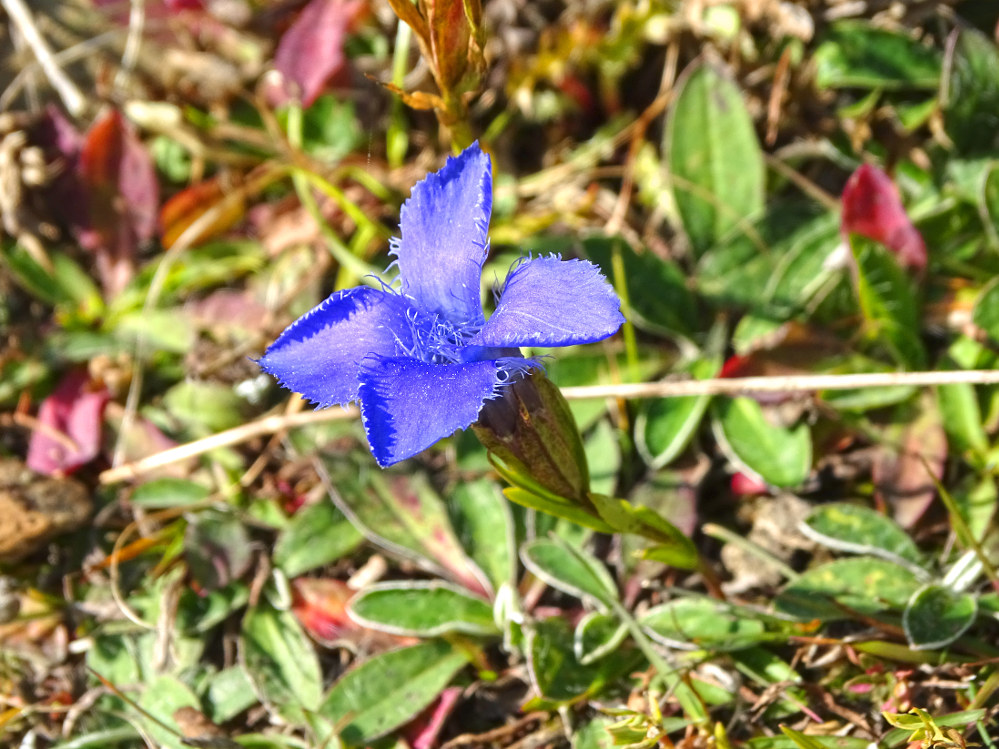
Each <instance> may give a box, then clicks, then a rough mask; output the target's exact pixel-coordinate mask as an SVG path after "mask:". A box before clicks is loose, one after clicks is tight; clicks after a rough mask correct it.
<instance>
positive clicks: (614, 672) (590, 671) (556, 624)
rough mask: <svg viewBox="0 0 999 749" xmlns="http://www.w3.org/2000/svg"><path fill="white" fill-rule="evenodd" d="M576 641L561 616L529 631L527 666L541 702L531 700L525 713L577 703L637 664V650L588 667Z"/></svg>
mask: <svg viewBox="0 0 999 749" xmlns="http://www.w3.org/2000/svg"><path fill="white" fill-rule="evenodd" d="M573 638H574V635H573V632H572V630H571V629H570V627H569V624H568V623H567V622H566V621H565V620H563V619H562V618H561V617H552V618H549V619H542V620H541V621H538V622H535V623H534V626H533V627H532V628H531V629H530V630H529V631H528V645H527V656H528V657H527V665H528V669H529V671H530V675H531V683H532V684H533V685H534V687H535V688H536V689H537V691H538V692H539V693H540V695H541V699H535V700H530V701H528V703H527V704H526V705H524V707H523V709H524V710H527V709H554V708H556V707H559V706H562V705H571V704H573V703H576V702H578V701H580V700H582V699H585V698H586V697H588V696H590V695H592V694H595V693H597V692H599V691H600V690H601V689H603V688H604V687H605V686H606V685H607V684H609V683H612V681H613V680H614V679H616V678H618V677H620V676H623V675H624V674H626V673H628V672H629V671H630V670H631V669H632V668H633V667H634V665H635V663H636V661H637V658H638V656H636V654H635V651H628V650H619V651H618V657H616V658H601V659H599V660H596V661H594V662H592V663H590V664H589V665H584V664H583V663H580V661H579V660H577V659H576V657H575V656H574V655H573Z"/></svg>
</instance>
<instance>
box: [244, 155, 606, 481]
mask: <svg viewBox="0 0 999 749" xmlns="http://www.w3.org/2000/svg"><path fill="white" fill-rule="evenodd" d="M491 211H492V167H491V163H490V160H489V156H488V155H486V154H485V153H483V152H482V150H481V149H480V148H479V146H478V144H477V143H476V144H473V145H472V146H470V147H469V148H467V149H466V150H465V151H464V152H462V153H461V154H460V155H459V156H457V157H454V158H450V159H448V161H447V164H446V165H445V166H444V168H443V169H441V170H440V171H438V172H436V173H434V174H430V175H428V176H427V178H426V179H425V180H423V181H422V182H419V183H417V185H416V186H415V187H414V188H413V193H412V196H411V197H410V198H409V200H407V201H406V203H405V204H404V205H403V207H402V216H401V220H400V230H401V233H402V238H401V239H398V240H393V242H392V252H393V254H394V255H395V257H396V261H395V263H394V264H393V265H395V266H396V267H397V268H398V276H399V277H398V281H399V282H400V283H399V288H398V289H396V288H393V287H391V286H388V285H387V284H385V283H383V284H382V287H381V288H378V289H376V288H368V287H357V288H353V289H345V290H343V291H337V292H335V293H334V294H333V295H331V296H330V297H329V298H328V299H326V301H324V302H323V303H322V304H320V305H319V306H318V307H316V308H315V309H313V310H311V311H310V312H307V313H306V314H305V315H303V316H302V317H301V318H299V319H298V320H296V321H295V322H294V323H292V324H291V325H290V326H289V327H288V328H287V329H286V330H285V331H284V332H283V333H282V334H281V335H280V336H279V337H278V339H277V340H276V341H275V342H274V343H273V344H272V345H271V346H270V348H268V349H267V352H266V353H265V354H264V356H263V357H262V358H261V359H260V362H259V363H260V366H261V367H262V368H263V369H264V371H266V372H268V373H270V374H272V375H273V376H274V377H276V378H277V379H278V380H279V381H280V383H281V384H282V385H283V386H284V387H286V388H289V389H290V390H295V391H297V392H300V393H302V395H303V396H304V397H305V398H307V399H308V400H310V401H312V402H314V403H315V404H316V405H317V406H318V407H319V408H326V407H328V406H332V405H334V404H340V405H346V404H347V403H349V402H350V401H353V400H359V401H360V406H361V417H362V419H363V420H364V428H365V431H366V432H367V435H368V442H369V443H370V445H371V452H372V453H373V454H374V456H375V460H377V461H378V464H379V465H381V466H388V465H391V464H393V463H397V462H399V461H400V460H404V459H406V458H409V457H411V456H413V455H415V454H417V453H418V452H420V451H421V450H424V449H425V448H427V447H430V446H431V445H432V444H434V443H435V442H437V441H438V440H439V439H442V438H443V437H447V436H448V435H450V434H451V433H452V432H454V431H455V430H457V429H464V428H465V427H467V426H469V425H470V424H472V423H473V422H474V421H475V420H476V419H477V418H478V415H479V411H480V410H481V408H482V406H483V404H484V403H485V401H486V400H487V399H489V398H494V397H496V396H497V395H498V394H499V392H500V390H501V389H502V388H503V386H504V385H505V384H507V383H510V382H511V381H513V380H515V379H516V378H518V377H520V376H521V375H522V374H523V373H524V372H525V371H526V370H528V369H530V368H531V367H534V366H539V365H538V364H537V363H536V362H534V361H532V360H529V359H524V358H523V357H522V356H521V354H520V351H519V347H520V346H569V345H572V344H577V343H592V342H594V341H599V340H601V339H603V338H606V337H607V336H610V335H612V334H613V333H614V332H615V331H616V330H617V329H618V328H619V327H620V326H621V323H622V322H624V318H623V317H622V316H621V313H620V311H619V306H620V303H619V301H618V298H617V295H616V294H615V293H614V290H613V289H612V288H611V286H610V284H608V283H607V280H606V279H605V278H604V277H603V275H602V274H601V273H600V271H599V269H597V267H596V266H594V265H593V264H591V263H588V262H586V261H584V260H562V259H561V258H560V257H558V256H556V255H551V256H546V257H533V258H525V259H524V260H523V261H522V262H520V263H518V264H517V265H515V267H514V268H513V269H512V270H511V271H510V273H509V275H508V276H507V278H506V282H505V283H504V285H503V289H502V292H501V294H500V297H499V301H498V302H497V304H496V310H495V312H493V314H492V315H491V316H490V317H489V319H488V320H486V319H485V316H484V315H483V313H482V302H481V298H480V291H479V290H480V277H481V274H482V265H483V263H484V262H485V260H486V256H487V255H488V254H489V238H488V235H487V231H488V228H489V215H490V213H491Z"/></svg>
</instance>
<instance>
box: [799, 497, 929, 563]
mask: <svg viewBox="0 0 999 749" xmlns="http://www.w3.org/2000/svg"><path fill="white" fill-rule="evenodd" d="M802 530H803V531H804V532H805V533H806V534H807V535H808V536H811V537H812V539H814V540H815V541H818V542H819V543H820V544H824V545H825V546H828V547H830V548H832V549H838V550H839V551H849V552H852V553H854V554H873V555H874V556H877V557H883V558H884V559H888V560H890V561H893V562H898V563H900V564H903V565H905V566H907V567H910V568H911V567H914V568H916V569H917V570H918V569H919V566H920V565H921V564H922V562H923V555H922V554H920V552H919V549H918V548H917V547H916V544H915V543H914V542H913V540H912V537H911V536H910V535H909V534H908V533H906V532H905V531H904V530H902V528H900V527H899V526H898V524H896V523H895V522H894V521H893V520H892V519H891V518H887V517H885V516H884V515H882V514H881V513H879V512H875V511H874V510H872V509H871V508H869V507H862V506H860V505H851V504H846V503H844V502H836V503H833V504H828V505H822V506H821V507H816V508H815V509H814V510H812V512H811V513H809V515H808V517H807V518H805V522H804V526H803V527H802Z"/></svg>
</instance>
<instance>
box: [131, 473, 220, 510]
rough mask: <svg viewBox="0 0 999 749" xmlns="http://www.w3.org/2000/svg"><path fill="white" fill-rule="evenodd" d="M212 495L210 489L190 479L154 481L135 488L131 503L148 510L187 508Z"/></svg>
mask: <svg viewBox="0 0 999 749" xmlns="http://www.w3.org/2000/svg"><path fill="white" fill-rule="evenodd" d="M211 493H212V492H211V490H210V489H209V488H208V487H206V486H203V485H202V484H199V483H197V482H195V481H191V480H189V479H176V478H162V479H153V480H152V481H147V482H146V483H144V484H142V485H141V486H137V487H136V488H135V491H134V492H132V497H131V502H132V504H134V505H138V506H139V507H145V508H147V509H166V508H169V507H186V506H187V505H192V504H196V503H198V502H201V501H202V500H204V499H205V498H207V497H208V495H210V494H211Z"/></svg>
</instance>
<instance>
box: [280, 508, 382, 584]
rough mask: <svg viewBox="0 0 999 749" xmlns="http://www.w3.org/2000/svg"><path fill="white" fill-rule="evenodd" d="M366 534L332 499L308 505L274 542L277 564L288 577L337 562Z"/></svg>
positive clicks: (297, 513)
mask: <svg viewBox="0 0 999 749" xmlns="http://www.w3.org/2000/svg"><path fill="white" fill-rule="evenodd" d="M363 540H364V536H362V535H361V533H360V532H359V531H358V530H357V529H356V528H355V527H354V526H353V525H352V524H351V522H350V521H349V520H348V519H347V517H346V516H345V515H344V514H343V513H342V512H340V510H338V509H337V507H336V506H335V505H334V504H333V503H332V502H330V501H329V500H324V501H321V502H315V503H313V504H308V505H306V506H305V507H303V508H301V509H300V510H299V511H298V512H296V513H295V515H294V516H293V517H292V518H291V521H290V522H289V523H288V527H287V528H285V529H284V530H283V531H282V532H281V535H280V536H278V539H277V542H276V543H275V544H274V564H275V565H276V566H277V567H279V568H280V569H281V570H282V571H283V572H284V574H286V575H287V576H288V577H298V576H299V575H301V574H303V573H306V572H309V571H311V570H314V569H316V568H317V567H322V566H323V565H326V564H329V563H330V562H335V561H336V560H337V559H339V558H340V557H342V556H344V555H346V554H349V553H350V552H351V551H353V550H354V549H356V548H357V546H358V545H359V544H360V543H361V541H363Z"/></svg>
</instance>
